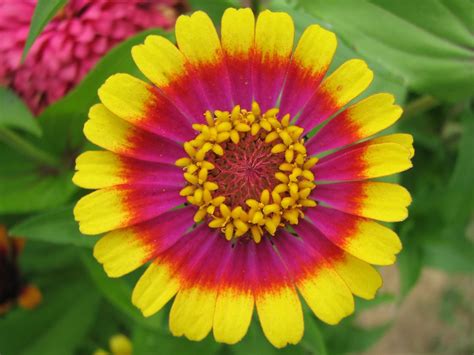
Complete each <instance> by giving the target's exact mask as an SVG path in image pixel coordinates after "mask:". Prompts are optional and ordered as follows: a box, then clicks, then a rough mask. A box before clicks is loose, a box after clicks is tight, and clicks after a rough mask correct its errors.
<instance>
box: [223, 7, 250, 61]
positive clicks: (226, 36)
mask: <svg viewBox="0 0 474 355" xmlns="http://www.w3.org/2000/svg"><path fill="white" fill-rule="evenodd" d="M254 37H255V17H254V16H253V12H252V10H251V9H238V10H236V9H232V8H230V9H227V10H225V12H224V15H223V16H222V28H221V38H222V48H223V49H224V51H225V52H226V53H228V54H230V55H241V54H243V55H245V54H247V53H249V52H250V49H251V48H252V47H253V43H254Z"/></svg>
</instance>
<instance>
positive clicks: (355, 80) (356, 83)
mask: <svg viewBox="0 0 474 355" xmlns="http://www.w3.org/2000/svg"><path fill="white" fill-rule="evenodd" d="M372 78H373V73H372V71H371V70H370V69H369V68H368V67H367V64H366V63H365V62H364V61H363V60H360V59H350V60H348V61H347V62H345V63H344V64H342V65H341V66H340V67H339V68H337V69H336V70H335V71H334V72H333V73H332V74H331V75H330V76H329V77H328V78H326V79H325V80H324V81H323V82H322V84H321V85H322V88H321V90H322V91H323V92H325V93H327V94H328V95H329V97H330V98H331V100H332V101H333V102H334V104H335V105H336V106H338V107H342V106H344V105H345V104H347V103H348V102H349V101H351V100H352V99H353V98H355V97H357V96H358V95H359V94H360V93H361V92H363V91H364V90H365V89H366V88H367V87H368V86H369V84H370V83H371V82H372Z"/></svg>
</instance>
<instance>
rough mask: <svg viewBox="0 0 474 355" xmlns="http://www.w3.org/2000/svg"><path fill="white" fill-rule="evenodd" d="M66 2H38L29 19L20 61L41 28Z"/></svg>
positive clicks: (57, 0)
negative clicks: (28, 28)
mask: <svg viewBox="0 0 474 355" xmlns="http://www.w3.org/2000/svg"><path fill="white" fill-rule="evenodd" d="M66 2H67V0H38V2H37V4H36V7H35V12H34V13H33V18H32V19H31V25H30V31H29V32H28V38H27V39H26V44H25V48H23V55H22V60H23V59H24V58H26V55H27V54H28V51H29V50H30V48H31V46H32V45H33V43H34V41H35V40H36V38H37V37H38V36H39V35H40V33H41V31H42V30H43V28H44V27H45V26H46V25H47V24H48V22H49V21H50V20H51V19H52V18H53V17H54V15H56V13H57V12H58V11H59V9H60V8H61V7H63V6H64V4H65V3H66Z"/></svg>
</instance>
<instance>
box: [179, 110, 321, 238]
mask: <svg viewBox="0 0 474 355" xmlns="http://www.w3.org/2000/svg"><path fill="white" fill-rule="evenodd" d="M277 115H278V109H277V108H273V109H270V110H268V111H266V112H265V113H263V114H262V112H261V109H260V107H259V105H258V104H257V103H255V102H254V103H253V105H252V109H251V110H250V111H247V110H245V109H241V108H240V106H235V107H234V108H233V110H232V111H231V112H228V111H214V113H211V112H210V111H207V112H206V113H205V119H206V123H207V124H194V125H193V128H194V129H195V130H196V131H197V132H199V133H198V134H197V136H196V137H195V138H194V139H193V140H191V141H188V142H186V143H184V150H185V151H186V153H187V155H188V156H187V157H184V158H181V159H178V160H177V161H176V165H177V166H179V167H182V168H183V170H184V178H185V180H186V182H187V184H186V186H185V187H184V188H183V189H182V190H181V191H180V194H181V196H186V199H187V201H188V203H190V204H192V205H195V206H197V207H198V210H197V212H196V214H195V215H194V221H195V222H196V223H198V222H201V221H203V220H206V221H207V223H208V224H209V227H211V228H219V229H221V231H222V233H223V234H224V235H225V237H226V238H227V239H228V240H231V239H233V238H237V237H242V236H250V237H252V238H253V239H254V240H255V242H257V243H258V242H260V240H261V239H262V236H263V235H264V234H266V233H268V234H269V235H272V236H273V235H275V232H276V231H277V229H278V227H283V226H284V225H285V223H289V224H297V223H298V220H299V218H303V217H304V214H303V209H304V208H305V207H313V206H316V202H315V201H313V200H311V199H310V198H309V197H310V194H311V191H312V190H313V189H314V188H315V186H316V185H315V184H314V175H313V173H312V172H311V170H310V169H311V168H312V167H313V166H314V165H315V164H316V162H317V158H314V157H313V158H310V157H308V156H307V153H306V148H305V146H304V139H303V138H302V134H303V129H302V128H301V127H298V126H295V125H291V124H290V116H289V115H285V116H283V118H281V120H279V119H278V118H277ZM256 190H258V192H257V191H256Z"/></svg>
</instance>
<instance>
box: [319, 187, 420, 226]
mask: <svg viewBox="0 0 474 355" xmlns="http://www.w3.org/2000/svg"><path fill="white" fill-rule="evenodd" d="M313 198H314V199H315V200H316V201H322V202H324V203H326V204H328V205H330V206H331V207H332V208H335V209H338V210H340V211H343V212H346V213H350V214H353V215H356V216H361V217H367V218H373V219H377V220H379V221H385V222H397V221H403V220H404V219H405V218H406V217H407V216H408V210H407V206H408V205H410V203H411V196H410V193H409V192H408V191H407V189H405V188H404V187H402V186H400V185H397V184H390V183H386V182H375V181H363V182H348V183H337V184H323V185H317V186H316V189H315V190H314V192H313Z"/></svg>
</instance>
